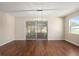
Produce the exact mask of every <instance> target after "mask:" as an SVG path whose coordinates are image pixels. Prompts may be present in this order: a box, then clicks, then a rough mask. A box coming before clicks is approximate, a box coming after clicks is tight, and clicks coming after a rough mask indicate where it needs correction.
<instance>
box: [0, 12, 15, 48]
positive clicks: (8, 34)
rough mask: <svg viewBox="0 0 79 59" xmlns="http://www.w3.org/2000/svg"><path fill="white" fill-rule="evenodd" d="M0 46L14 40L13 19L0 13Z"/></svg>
mask: <svg viewBox="0 0 79 59" xmlns="http://www.w3.org/2000/svg"><path fill="white" fill-rule="evenodd" d="M0 16H1V17H0V29H1V30H0V31H1V35H0V36H1V38H0V46H1V45H3V44H6V43H8V42H11V41H13V40H14V39H15V18H14V17H13V16H11V15H9V14H7V13H4V12H0Z"/></svg>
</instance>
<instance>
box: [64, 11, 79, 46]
mask: <svg viewBox="0 0 79 59" xmlns="http://www.w3.org/2000/svg"><path fill="white" fill-rule="evenodd" d="M77 16H79V11H77V12H75V13H73V14H70V15H68V16H66V17H65V20H64V23H65V40H66V41H69V42H71V43H73V44H75V45H78V46H79V35H77V34H72V33H69V19H71V18H73V17H77Z"/></svg>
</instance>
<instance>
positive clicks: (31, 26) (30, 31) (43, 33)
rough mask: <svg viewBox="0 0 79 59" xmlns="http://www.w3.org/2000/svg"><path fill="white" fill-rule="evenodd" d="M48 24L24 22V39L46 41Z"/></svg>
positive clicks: (45, 22) (44, 22)
mask: <svg viewBox="0 0 79 59" xmlns="http://www.w3.org/2000/svg"><path fill="white" fill-rule="evenodd" d="M47 37H48V22H47V21H27V22H26V39H27V40H30V39H35V40H37V39H47Z"/></svg>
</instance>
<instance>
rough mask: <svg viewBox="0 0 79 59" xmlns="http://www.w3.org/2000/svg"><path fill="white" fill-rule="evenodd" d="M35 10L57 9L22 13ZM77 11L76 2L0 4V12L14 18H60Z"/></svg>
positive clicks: (78, 4) (77, 4)
mask: <svg viewBox="0 0 79 59" xmlns="http://www.w3.org/2000/svg"><path fill="white" fill-rule="evenodd" d="M37 9H58V10H51V11H24V12H14V11H20V10H37ZM78 9H79V3H78V2H0V10H1V11H5V12H7V13H10V14H12V15H14V16H54V17H60V16H65V15H67V14H70V13H72V12H74V11H76V10H78Z"/></svg>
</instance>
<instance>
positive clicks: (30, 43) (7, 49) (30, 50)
mask: <svg viewBox="0 0 79 59" xmlns="http://www.w3.org/2000/svg"><path fill="white" fill-rule="evenodd" d="M0 55H1V56H72V55H74V56H78V55H79V47H78V46H75V45H73V44H70V43H68V42H66V41H64V40H62V41H53V40H49V41H48V40H27V41H23V40H16V41H13V42H10V43H8V44H6V45H3V46H1V47H0Z"/></svg>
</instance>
